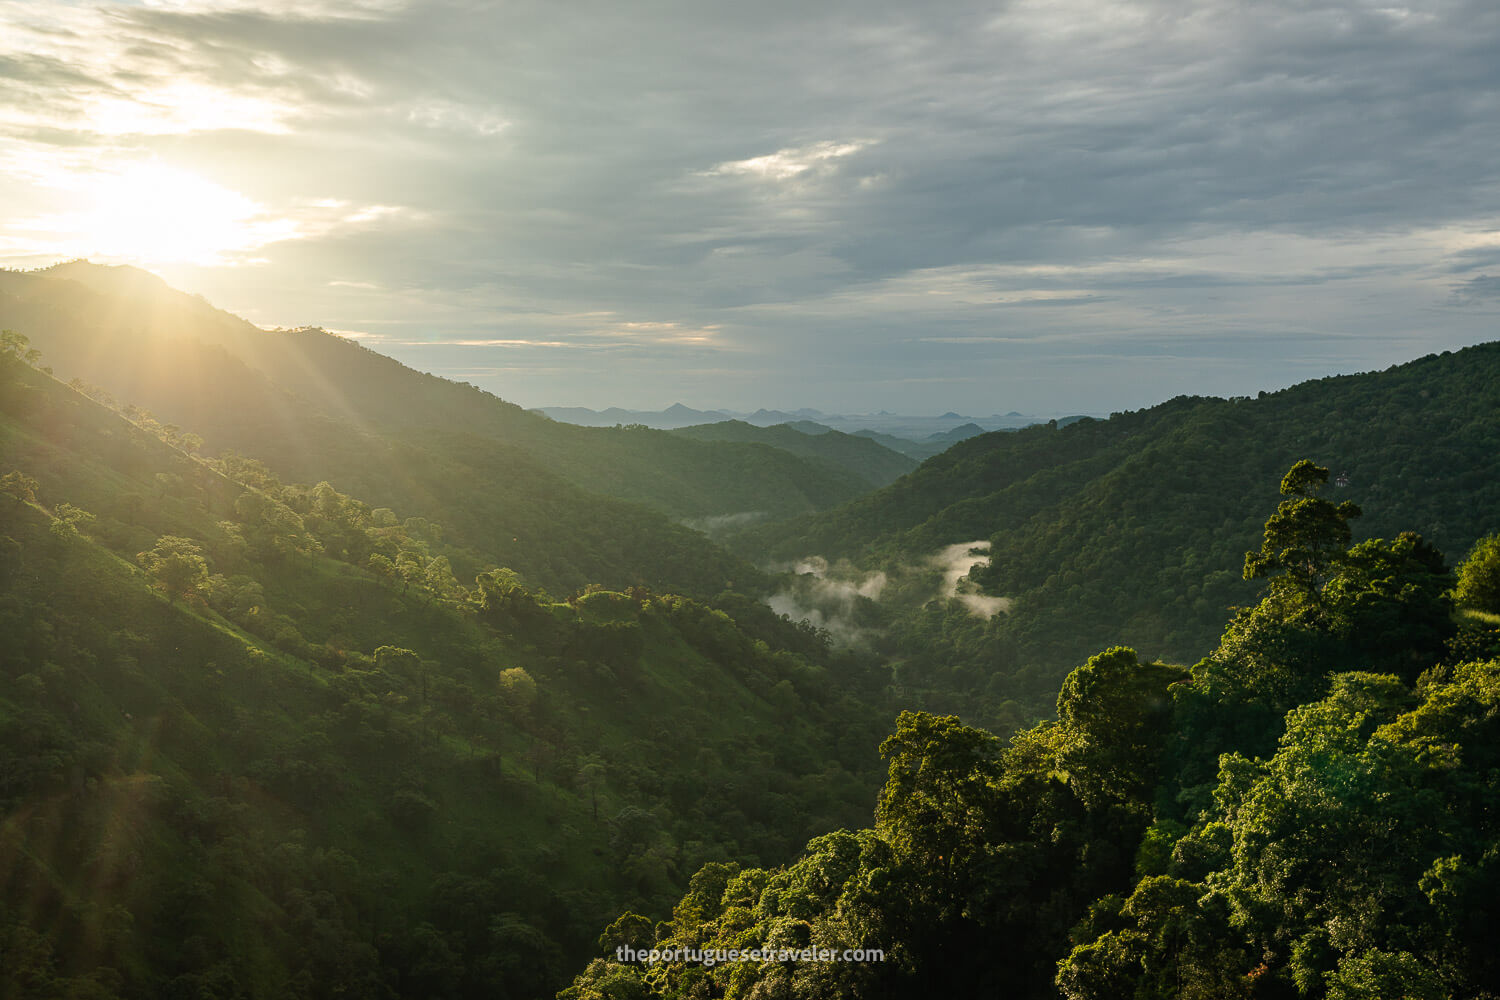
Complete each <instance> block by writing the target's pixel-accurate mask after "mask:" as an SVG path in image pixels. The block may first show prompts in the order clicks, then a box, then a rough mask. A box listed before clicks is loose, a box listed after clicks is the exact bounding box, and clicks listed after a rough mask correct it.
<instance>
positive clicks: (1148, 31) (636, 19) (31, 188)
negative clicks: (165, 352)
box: [0, 0, 1500, 414]
mask: <svg viewBox="0 0 1500 1000" xmlns="http://www.w3.org/2000/svg"><path fill="white" fill-rule="evenodd" d="M1183 10H1184V9H1183V8H1180V7H1178V6H1176V5H1171V4H1164V3H1152V2H1144V0H1137V2H1126V3H1101V2H1093V0H1074V2H1067V3H1048V4H1028V3H1016V4H1002V5H986V4H977V3H967V2H950V3H940V4H936V5H915V4H909V3H900V2H882V3H875V4H862V5H850V4H844V3H831V2H830V3H823V4H818V5H814V6H811V7H808V6H806V5H792V4H761V5H754V6H750V7H729V8H723V9H718V8H708V7H704V6H702V5H683V4H676V3H650V4H634V5H629V6H628V7H619V6H615V5H605V4H599V5H593V6H590V7H583V8H577V9H573V10H570V11H569V13H568V15H567V16H566V17H563V16H560V15H559V13H558V9H557V8H556V7H555V6H553V5H547V4H533V3H519V4H509V5H506V6H505V7H503V8H495V9H490V8H474V7H472V6H468V5H462V4H450V3H432V4H423V5H420V6H416V5H408V4H403V3H399V2H376V0H372V2H369V3H364V4H320V3H312V4H295V5H294V4H289V3H272V4H270V5H265V4H262V5H250V4H247V3H242V2H240V0H170V2H167V0H162V2H151V3H146V4H135V3H123V2H121V3H110V2H82V3H73V2H62V0H51V2H40V3H37V2H31V3H22V2H17V0H10V2H0V29H3V30H0V88H3V90H4V94H5V105H4V107H5V111H4V113H3V114H0V137H3V138H4V140H5V141H4V143H0V166H3V167H4V177H5V180H4V181H3V182H0V190H3V191H4V192H5V196H4V198H3V199H0V205H3V206H4V207H3V208H0V263H5V264H9V265H12V266H28V267H29V266H37V265H41V264H46V263H49V262H51V261H54V260H58V259H64V258H73V257H88V258H90V259H93V260H96V261H100V262H105V263H130V264H134V265H138V266H141V267H145V268H147V269H149V270H151V271H153V272H155V273H158V274H161V275H162V276H163V277H164V278H166V279H167V280H168V281H169V282H170V283H171V284H172V285H174V286H175V287H179V288H182V289H184V290H186V291H190V292H195V293H199V294H202V295H203V296H205V297H206V298H208V299H209V300H210V301H212V302H213V303H214V304H215V305H217V306H219V307H221V308H224V309H227V310H229V311H231V312H235V313H237V314H239V315H242V316H244V317H246V318H247V319H250V320H251V321H253V322H256V323H258V324H261V325H266V326H300V325H318V326H322V327H325V328H328V329H330V330H334V331H336V332H339V333H342V334H343V335H346V336H350V337H354V338H357V339H360V340H362V341H363V342H365V343H367V344H370V345H371V346H373V347H376V348H378V349H379V350H381V351H382V352H383V353H387V354H390V355H392V356H393V357H396V358H398V359H399V360H401V361H403V362H405V363H407V364H409V365H412V366H413V367H417V368H420V369H422V370H426V371H431V372H434V373H436V374H440V375H443V376H445V377H449V378H453V379H456V380H461V381H469V382H473V383H474V384H476V385H479V386H481V387H482V388H485V389H487V390H489V391H492V392H494V393H496V394H497V395H499V396H501V397H503V398H505V399H509V400H512V401H515V402H518V403H520V404H521V405H524V406H529V407H536V406H544V405H545V406H571V405H584V406H588V407H590V408H593V409H603V408H606V407H609V406H620V407H625V408H633V409H660V408H663V407H665V406H667V405H669V404H670V403H671V402H673V401H682V402H684V403H686V404H687V405H690V406H694V407H697V408H709V407H716V408H732V409H737V410H744V411H751V410H754V409H757V408H760V407H766V408H777V409H796V408H799V407H805V406H812V407H816V408H818V409H823V410H827V411H830V412H873V411H876V410H881V409H885V410H890V411H893V412H898V413H906V414H921V413H941V412H943V411H947V410H953V411H956V412H961V413H973V414H989V413H995V412H999V413H1004V412H1007V411H1011V410H1017V411H1021V412H1025V413H1075V412H1076V413H1084V412H1087V413H1107V412H1110V411H1113V410H1122V409H1136V408H1139V407H1142V406H1149V405H1152V404H1154V403H1157V402H1160V401H1162V400H1165V399H1168V398H1170V397H1172V396H1175V395H1179V394H1196V395H1210V394H1211V395H1220V396H1229V395H1253V394H1254V393H1256V392H1258V391H1261V390H1267V391H1269V390H1274V389H1279V388H1282V387H1285V386H1287V385H1291V384H1294V383H1297V382H1300V381H1304V380H1306V379H1309V378H1317V377H1320V376H1324V375H1331V374H1342V373H1350V372H1356V371H1367V370H1374V369H1381V368H1385V367H1387V366H1389V365H1391V364H1396V363H1400V362H1404V361H1408V360H1411V359H1413V358H1416V357H1419V356H1422V355H1424V354H1427V353H1431V352H1436V351H1442V350H1445V349H1455V348H1459V347H1462V346H1466V345H1469V344H1473V343H1478V342H1481V341H1484V340H1486V339H1492V338H1493V337H1494V336H1495V334H1494V327H1495V319H1496V317H1497V315H1500V212H1497V210H1496V208H1495V206H1496V205H1497V204H1500V199H1497V197H1496V195H1497V193H1500V190H1497V189H1500V183H1497V171H1500V156H1497V155H1496V154H1497V153H1500V133H1497V132H1496V130H1495V129H1494V128H1493V118H1494V116H1493V109H1494V107H1495V106H1496V103H1497V101H1500V65H1497V64H1496V62H1495V60H1494V59H1493V58H1492V55H1493V52H1494V51H1495V50H1496V48H1497V43H1500V11H1497V10H1496V9H1494V8H1492V7H1491V6H1489V5H1485V4H1481V3H1477V2H1474V3H1466V2H1452V3H1441V4H1435V5H1429V6H1428V7H1426V8H1424V9H1420V10H1415V9H1413V10H1408V9H1405V8H1399V7H1389V6H1376V5H1374V4H1370V3H1363V2H1355V0H1345V2H1328V3H1317V4H1311V5H1308V4H1300V3H1298V4H1292V3H1271V4H1257V5H1254V6H1253V7H1244V6H1242V5H1238V4H1232V3H1228V2H1221V3H1207V4H1197V5H1193V6H1192V7H1191V8H1190V9H1188V11H1187V12H1186V13H1184V12H1183Z"/></svg>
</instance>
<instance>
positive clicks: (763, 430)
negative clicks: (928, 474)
mask: <svg viewBox="0 0 1500 1000" xmlns="http://www.w3.org/2000/svg"><path fill="white" fill-rule="evenodd" d="M672 433H674V434H679V435H681V436H683V437H691V438H693V439H695V440H698V441H738V442H743V443H755V444H763V445H766V446H768V447H773V448H780V449H781V450H783V451H787V452H791V453H792V454H793V455H801V456H802V457H804V458H807V459H811V460H813V461H817V462H822V463H826V464H828V465H831V466H834V467H836V468H838V469H840V470H843V471H845V472H852V473H853V474H854V475H856V476H858V477H859V478H860V479H861V480H862V481H863V482H865V483H866V484H867V485H868V486H869V487H870V488H872V489H873V488H875V487H877V486H884V485H886V484H887V483H889V482H891V481H893V480H895V479H897V478H898V477H900V476H902V475H904V474H906V473H908V472H910V471H912V470H913V469H915V468H916V467H917V463H916V461H915V460H914V459H911V458H909V457H907V456H906V455H902V454H900V453H899V452H895V451H892V450H891V449H889V448H886V447H885V446H883V445H881V444H878V443H877V442H875V441H871V440H869V439H868V438H863V437H856V436H855V435H852V434H843V433H840V432H839V431H835V430H830V429H828V428H827V427H824V426H822V425H821V424H815V423H811V422H810V421H806V420H801V421H798V422H797V423H795V424H776V425H774V426H771V427H756V426H754V425H752V424H749V423H746V422H745V421H743V420H725V421H721V422H719V423H714V424H702V425H699V426H697V427H685V428H682V429H680V430H676V431H673V432H672Z"/></svg>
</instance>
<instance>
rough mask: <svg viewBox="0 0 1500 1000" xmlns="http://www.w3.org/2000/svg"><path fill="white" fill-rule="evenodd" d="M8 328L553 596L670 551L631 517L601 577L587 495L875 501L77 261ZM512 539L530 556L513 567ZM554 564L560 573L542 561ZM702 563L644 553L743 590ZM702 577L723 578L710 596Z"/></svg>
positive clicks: (804, 504) (821, 469) (780, 463)
mask: <svg viewBox="0 0 1500 1000" xmlns="http://www.w3.org/2000/svg"><path fill="white" fill-rule="evenodd" d="M0 327H7V328H12V329H15V330H16V331H18V332H20V333H21V334H23V335H25V336H26V337H28V338H29V339H30V340H31V342H32V345H33V346H34V347H36V348H37V349H39V350H40V351H41V352H42V355H43V358H44V363H45V364H47V365H50V366H51V367H52V368H53V369H54V370H55V371H56V372H57V373H58V375H59V376H60V377H62V378H63V379H64V380H65V381H66V380H68V379H72V378H75V377H76V378H81V379H82V380H83V381H85V382H88V383H91V384H93V385H98V386H101V387H102V388H104V389H105V390H107V391H108V392H109V393H110V394H111V395H113V396H114V397H115V398H116V399H118V400H119V401H120V402H121V403H124V404H129V405H135V406H138V407H142V408H144V409H146V410H149V411H151V412H152V413H153V414H154V415H155V416H156V417H157V418H158V419H160V420H161V421H163V422H167V423H172V424H176V425H179V426H181V427H184V428H189V429H191V430H192V431H193V432H194V433H195V434H197V435H200V436H201V438H202V440H203V442H204V445H203V446H204V449H205V450H206V451H207V452H208V453H211V454H217V453H220V452H221V451H223V450H233V451H236V452H239V453H242V454H246V455H252V456H255V457H257V458H259V459H261V460H263V461H265V462H266V463H267V464H268V465H270V466H271V468H272V469H274V470H275V471H276V472H278V473H279V474H281V475H282V476H284V477H286V478H288V479H292V480H298V481H309V482H315V481H317V480H319V479H327V480H329V481H331V482H333V483H334V484H335V485H337V486H338V487H339V488H340V489H344V490H347V491H351V492H354V493H357V494H359V495H361V496H364V497H368V498H369V499H371V500H372V501H375V502H379V503H385V504H390V505H400V506H402V507H403V508H405V509H407V510H409V511H412V512H413V513H418V514H421V515H423V516H427V517H429V518H432V519H433V520H440V521H443V522H444V523H445V524H447V525H449V527H450V530H455V531H461V532H463V537H464V538H465V540H466V541H467V542H468V543H469V544H471V545H482V546H483V547H490V546H496V547H498V549H497V550H494V551H496V554H497V556H498V557H499V558H500V559H501V561H505V562H507V563H508V564H510V565H515V566H516V567H517V568H518V569H523V571H526V572H534V573H535V574H536V578H537V579H539V580H542V581H545V582H547V583H550V584H553V585H557V586H576V585H579V584H581V583H582V582H588V580H589V578H591V577H605V576H607V577H608V582H611V583H620V584H623V583H630V582H635V578H633V577H630V576H628V575H626V574H625V572H624V567H625V566H627V565H629V560H620V559H613V558H611V556H610V552H611V550H612V549H617V548H619V547H621V546H640V547H641V548H642V549H643V550H645V549H650V548H652V547H653V546H652V544H651V542H650V541H649V536H651V535H653V534H655V535H658V536H660V535H661V532H660V531H659V530H653V529H651V528H650V527H648V526H647V525H646V523H645V522H644V521H643V520H642V519H641V518H640V517H639V516H635V515H625V516H624V517H625V520H624V522H616V523H623V524H628V525H629V526H630V530H622V531H620V532H619V537H618V538H616V539H613V540H609V539H603V538H596V539H592V540H591V544H589V545H587V546H585V547H583V548H584V549H586V550H587V551H592V552H596V553H598V554H599V558H597V559H595V560H593V562H592V564H591V563H590V561H589V560H588V559H587V558H586V557H585V556H584V555H583V553H582V552H580V551H579V549H580V547H579V546H577V545H575V544H574V543H573V540H572V539H571V538H570V535H573V534H577V535H580V536H583V535H588V534H590V533H591V532H597V531H598V525H599V523H600V522H601V521H603V520H606V519H604V518H600V517H599V516H597V514H596V513H592V512H590V511H589V509H588V508H589V506H590V502H591V501H590V499H589V498H590V495H599V494H603V495H604V496H608V497H615V498H619V499H626V500H631V501H636V502H639V503H643V504H647V505H650V506H653V507H656V508H657V509H658V510H660V511H662V512H663V513H665V514H667V515H669V516H671V517H674V518H685V517H703V516H713V515H722V514H732V513H741V512H746V511H758V512H761V513H763V514H764V515H768V516H786V515H789V514H793V513H800V512H804V511H809V510H816V509H820V508H823V507H827V506H830V505H832V504H834V503H836V502H840V501H843V500H847V499H849V498H851V497H853V496H855V495H858V494H859V493H861V492H864V491H865V490H866V489H867V488H868V484H867V483H866V482H865V480H864V479H862V478H860V476H858V475H855V474H854V473H851V472H849V471H847V470H846V469H843V468H839V467H835V466H831V465H828V464H827V463H821V462H811V461H808V460H806V459H804V458H801V457H799V456H796V455H793V454H790V453H788V452H786V451H783V450H780V449H769V448H764V447H754V446H751V445H746V444H737V443H714V442H701V441H695V440H692V439H690V438H684V437H676V436H673V435H670V434H667V433H665V432H661V431H652V430H647V429H644V428H630V429H616V428H584V427H575V426H572V425H568V424H562V423H557V422H554V421H551V420H548V419H546V418H545V417H542V416H539V415H536V414H532V413H527V412H525V411H523V410H521V409H520V408H519V407H516V406H513V405H512V404H509V403H505V402H503V401H501V400H499V399H496V398H495V397H493V396H490V395H488V394H486V393H483V392H481V391H479V390H478V389H475V388H473V387H471V386H466V385H461V384H457V383H452V382H448V381H445V380H443V379H439V378H435V377H433V376H429V375H423V374H421V373H418V372H415V371H413V370H411V369H409V368H406V367H404V366H402V365H401V364H399V363H398V362H396V361H394V360H392V359H390V358H387V357H384V356H382V355H379V354H376V353H374V352H372V351H369V350H366V349H364V348H362V347H360V346H358V345H356V344H354V343H352V342H349V341H346V340H343V339H341V338H339V337H334V336H331V335H329V334H326V333H323V332H322V331H318V330H292V331H285V330H282V331H265V330H261V329H259V328H257V327H254V326H252V325H251V324H249V323H246V322H244V321H243V320H240V319H238V318H236V317H234V316H231V315H229V314H227V313H224V312H221V311H218V310H215V309H213V308H211V307H210V306H208V305H207V304H206V303H204V302H202V301H201V300H199V299H196V298H194V297H192V296H188V295H184V294H181V293H178V292H174V291H172V290H170V289H168V288H167V287H166V286H165V285H163V284H162V283H161V281H160V280H159V279H157V278H155V277H154V276H152V275H149V274H147V273H145V272H141V271H136V270H133V269H130V268H103V267H99V266H96V265H92V264H88V263H84V262H77V263H74V264H66V265H59V266H57V267H53V268H49V269H47V270H45V271H39V272H14V271H10V272H0ZM613 509H614V510H615V511H619V510H620V508H613ZM607 520H610V521H612V522H613V521H615V519H614V518H613V517H611V518H609V519H607ZM591 525H592V527H591ZM538 532H540V537H538ZM511 538H514V539H516V541H515V542H514V545H515V546H519V547H521V548H522V549H523V550H524V551H523V552H522V553H520V554H516V553H513V552H511V551H507V550H506V548H505V547H506V546H507V545H509V544H511V543H509V542H508V541H507V540H508V539H511ZM661 541H662V544H661V545H660V546H659V549H660V550H661V551H663V552H668V553H672V554H673V555H672V557H671V558H672V559H674V560H677V561H678V562H682V561H683V560H687V561H691V558H692V557H691V555H690V554H689V553H688V552H686V551H685V548H684V546H683V545H682V544H681V543H680V542H679V541H676V540H672V539H670V538H663V539H661ZM553 546H555V547H556V548H557V549H558V550H559V552H560V553H561V555H560V556H559V558H558V559H556V560H553V559H551V558H550V556H549V554H548V552H546V551H545V550H547V549H550V548H551V547H553ZM643 554H644V553H643ZM656 561H657V562H658V563H659V562H660V559H657V560H656ZM706 561H707V563H709V564H710V565H709V566H705V567H692V568H691V569H687V570H686V571H685V572H682V573H679V574H677V575H675V576H674V575H671V574H667V575H663V574H662V573H661V572H659V571H660V569H661V567H660V566H659V565H658V566H655V567H652V566H650V565H649V564H650V563H651V562H652V558H651V557H650V556H649V555H648V556H647V558H646V560H645V561H644V562H643V563H642V564H641V565H640V573H641V575H642V578H643V579H645V580H646V581H647V582H651V583H653V584H658V585H662V586H673V587H679V586H683V585H689V586H691V587H693V588H696V589H695V592H699V593H705V592H706V593H713V592H716V590H717V589H718V588H719V587H722V585H723V580H726V579H737V578H743V576H744V573H743V572H741V573H736V572H721V570H723V569H725V568H726V567H725V565H724V564H725V560H724V559H723V558H722V556H718V555H713V554H711V555H709V557H708V559H707V560H706ZM548 562H555V563H560V564H561V565H555V566H553V567H552V568H551V569H548V568H547V566H546V564H547V563H548ZM579 573H582V577H580V576H579ZM691 577H697V578H696V579H690V578H691ZM706 577H718V578H719V580H718V582H717V583H716V584H712V585H706V584H705V580H704V578H706Z"/></svg>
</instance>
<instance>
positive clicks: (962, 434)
mask: <svg viewBox="0 0 1500 1000" xmlns="http://www.w3.org/2000/svg"><path fill="white" fill-rule="evenodd" d="M944 418H945V419H949V418H951V419H955V420H962V419H964V418H963V417H960V416H958V415H957V414H951V413H950V414H944ZM983 433H984V428H983V427H980V426H979V425H978V424H976V423H972V422H971V423H966V424H959V425H958V426H957V427H954V428H952V429H950V430H946V431H940V432H938V433H936V434H929V435H928V436H927V440H929V441H939V442H952V441H967V440H968V439H969V438H971V437H973V436H974V435H975V434H983Z"/></svg>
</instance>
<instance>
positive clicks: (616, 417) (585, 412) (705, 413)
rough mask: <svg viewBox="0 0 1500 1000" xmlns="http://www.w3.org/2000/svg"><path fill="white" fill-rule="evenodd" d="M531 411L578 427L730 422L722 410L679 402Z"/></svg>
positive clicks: (667, 427)
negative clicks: (641, 406)
mask: <svg viewBox="0 0 1500 1000" xmlns="http://www.w3.org/2000/svg"><path fill="white" fill-rule="evenodd" d="M535 412H538V413H542V414H545V415H546V416H548V417H551V418H552V419H553V420H560V421H562V422H563V423H568V424H578V425H579V426H581V427H613V426H615V425H616V424H644V425H645V426H647V427H655V428H657V429H658V430H672V429H673V428H677V427H691V426H693V425H695V424H703V423H712V422H713V421H715V420H729V419H730V416H729V414H727V413H725V412H724V411H722V410H695V409H693V408H692V407H688V406H683V405H682V404H681V403H673V404H672V405H671V406H669V407H667V408H666V409H665V410H623V409H621V408H620V407H618V406H611V407H609V408H608V409H606V410H591V409H589V408H588V407H586V406H543V407H540V408H538V409H537V410H536V411H535Z"/></svg>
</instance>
